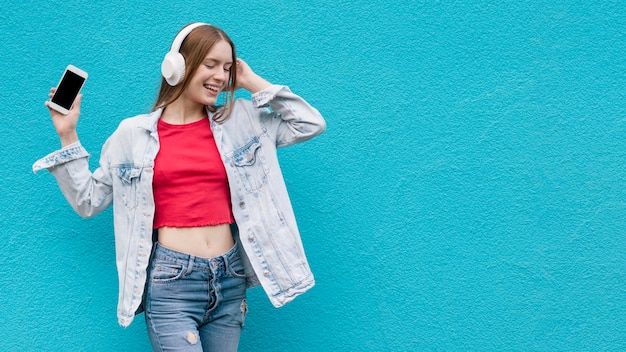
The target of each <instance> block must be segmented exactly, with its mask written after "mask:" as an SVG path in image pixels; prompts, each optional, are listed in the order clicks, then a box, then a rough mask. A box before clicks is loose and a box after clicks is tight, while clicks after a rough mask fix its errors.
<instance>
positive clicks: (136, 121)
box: [117, 110, 161, 132]
mask: <svg viewBox="0 0 626 352" xmlns="http://www.w3.org/2000/svg"><path fill="white" fill-rule="evenodd" d="M160 116H161V110H156V111H153V112H151V113H147V114H140V115H135V116H132V117H127V118H125V119H123V120H122V121H120V123H119V125H118V128H117V131H120V132H128V131H134V130H136V129H137V128H143V129H146V130H153V129H156V124H157V121H158V120H159V117H160Z"/></svg>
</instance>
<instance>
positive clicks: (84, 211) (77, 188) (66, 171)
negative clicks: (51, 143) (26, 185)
mask: <svg viewBox="0 0 626 352" xmlns="http://www.w3.org/2000/svg"><path fill="white" fill-rule="evenodd" d="M106 145H107V144H105V146H104V147H103V149H102V155H103V156H104V155H105V154H106ZM88 159H89V153H88V152H87V150H85V148H84V147H83V146H82V145H81V144H80V142H76V143H73V144H70V145H68V146H66V147H64V148H62V149H60V150H57V151H55V152H53V153H50V154H48V155H47V156H45V157H43V158H41V159H39V160H37V161H36V162H35V163H34V164H33V172H35V173H36V172H37V171H39V170H41V169H47V170H48V171H49V172H50V173H51V174H52V175H54V177H55V178H56V180H57V183H58V184H59V188H60V189H61V192H62V193H63V195H64V196H65V199H67V201H68V202H69V203H70V205H71V206H72V208H73V209H74V210H75V211H76V213H78V215H80V216H81V217H83V218H89V217H93V216H95V215H97V214H99V213H100V212H102V211H103V210H104V209H106V208H107V207H108V206H109V205H110V204H111V201H112V199H113V189H112V187H111V177H110V173H109V172H108V171H107V169H106V167H104V166H102V165H106V164H105V163H102V162H101V167H99V168H98V169H96V171H95V172H93V173H91V171H90V170H89V163H88Z"/></svg>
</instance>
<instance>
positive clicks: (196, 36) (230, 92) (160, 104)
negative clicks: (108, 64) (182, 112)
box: [152, 25, 237, 122]
mask: <svg viewBox="0 0 626 352" xmlns="http://www.w3.org/2000/svg"><path fill="white" fill-rule="evenodd" d="M222 40H224V41H226V42H227V43H228V44H230V47H231V48H232V57H233V64H232V66H231V69H230V76H229V78H228V82H227V84H226V87H225V88H224V91H223V92H224V93H225V95H226V99H225V100H226V101H225V103H224V106H223V107H220V106H217V105H214V106H207V109H208V110H209V111H211V112H214V113H215V112H216V114H215V115H214V117H213V120H214V121H216V122H224V121H226V120H227V119H228V118H229V117H230V112H231V111H232V107H233V101H234V94H235V85H236V82H237V55H236V54H235V44H234V43H233V41H232V40H231V39H230V38H229V37H228V35H227V34H226V33H225V32H224V31H223V30H221V29H219V28H217V27H215V26H211V25H203V26H200V27H197V28H194V30H192V31H191V32H190V33H189V35H187V37H186V38H185V40H183V42H182V44H181V46H180V53H181V55H183V57H184V58H185V76H184V78H183V81H182V82H181V83H179V84H177V85H176V86H170V85H169V84H168V83H167V82H166V81H165V78H161V89H160V90H159V96H158V97H157V99H156V102H155V103H154V107H153V109H152V111H155V110H157V109H160V108H165V107H167V106H168V105H169V104H171V103H173V102H174V101H175V100H176V99H178V98H179V97H180V96H181V95H182V94H183V91H184V90H185V89H186V88H187V86H188V85H189V81H190V80H191V78H192V77H193V75H194V74H195V73H196V71H197V70H198V67H200V65H201V64H202V62H203V61H204V59H205V57H206V56H207V54H208V53H209V51H210V50H211V48H213V46H214V45H215V43H217V42H219V41H222Z"/></svg>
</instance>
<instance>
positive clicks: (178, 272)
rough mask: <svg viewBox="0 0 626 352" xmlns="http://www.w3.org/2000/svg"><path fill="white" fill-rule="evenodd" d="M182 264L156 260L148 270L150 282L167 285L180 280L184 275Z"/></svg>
mask: <svg viewBox="0 0 626 352" xmlns="http://www.w3.org/2000/svg"><path fill="white" fill-rule="evenodd" d="M183 269H184V267H183V265H182V264H176V263H170V262H165V261H159V260H156V261H155V262H154V263H153V266H152V269H151V270H150V280H151V281H152V283H154V284H167V283H170V282H174V281H176V280H178V279H180V278H181V277H182V276H183V274H184V270H183Z"/></svg>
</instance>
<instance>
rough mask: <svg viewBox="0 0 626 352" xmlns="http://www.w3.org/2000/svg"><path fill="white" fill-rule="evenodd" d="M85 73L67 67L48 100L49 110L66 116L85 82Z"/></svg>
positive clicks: (69, 66)
mask: <svg viewBox="0 0 626 352" xmlns="http://www.w3.org/2000/svg"><path fill="white" fill-rule="evenodd" d="M87 76H88V75H87V72H85V71H83V70H81V69H79V68H78V67H76V66H74V65H68V66H67V67H66V68H65V72H63V76H62V77H61V80H60V81H59V84H58V85H57V90H56V91H55V92H54V95H53V96H52V99H50V104H49V105H50V108H51V109H54V110H56V111H58V112H60V113H61V114H63V115H67V114H68V113H69V112H70V109H71V108H72V105H74V99H76V96H77V95H78V93H79V92H80V90H81V88H83V85H84V84H85V81H86V80H87Z"/></svg>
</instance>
